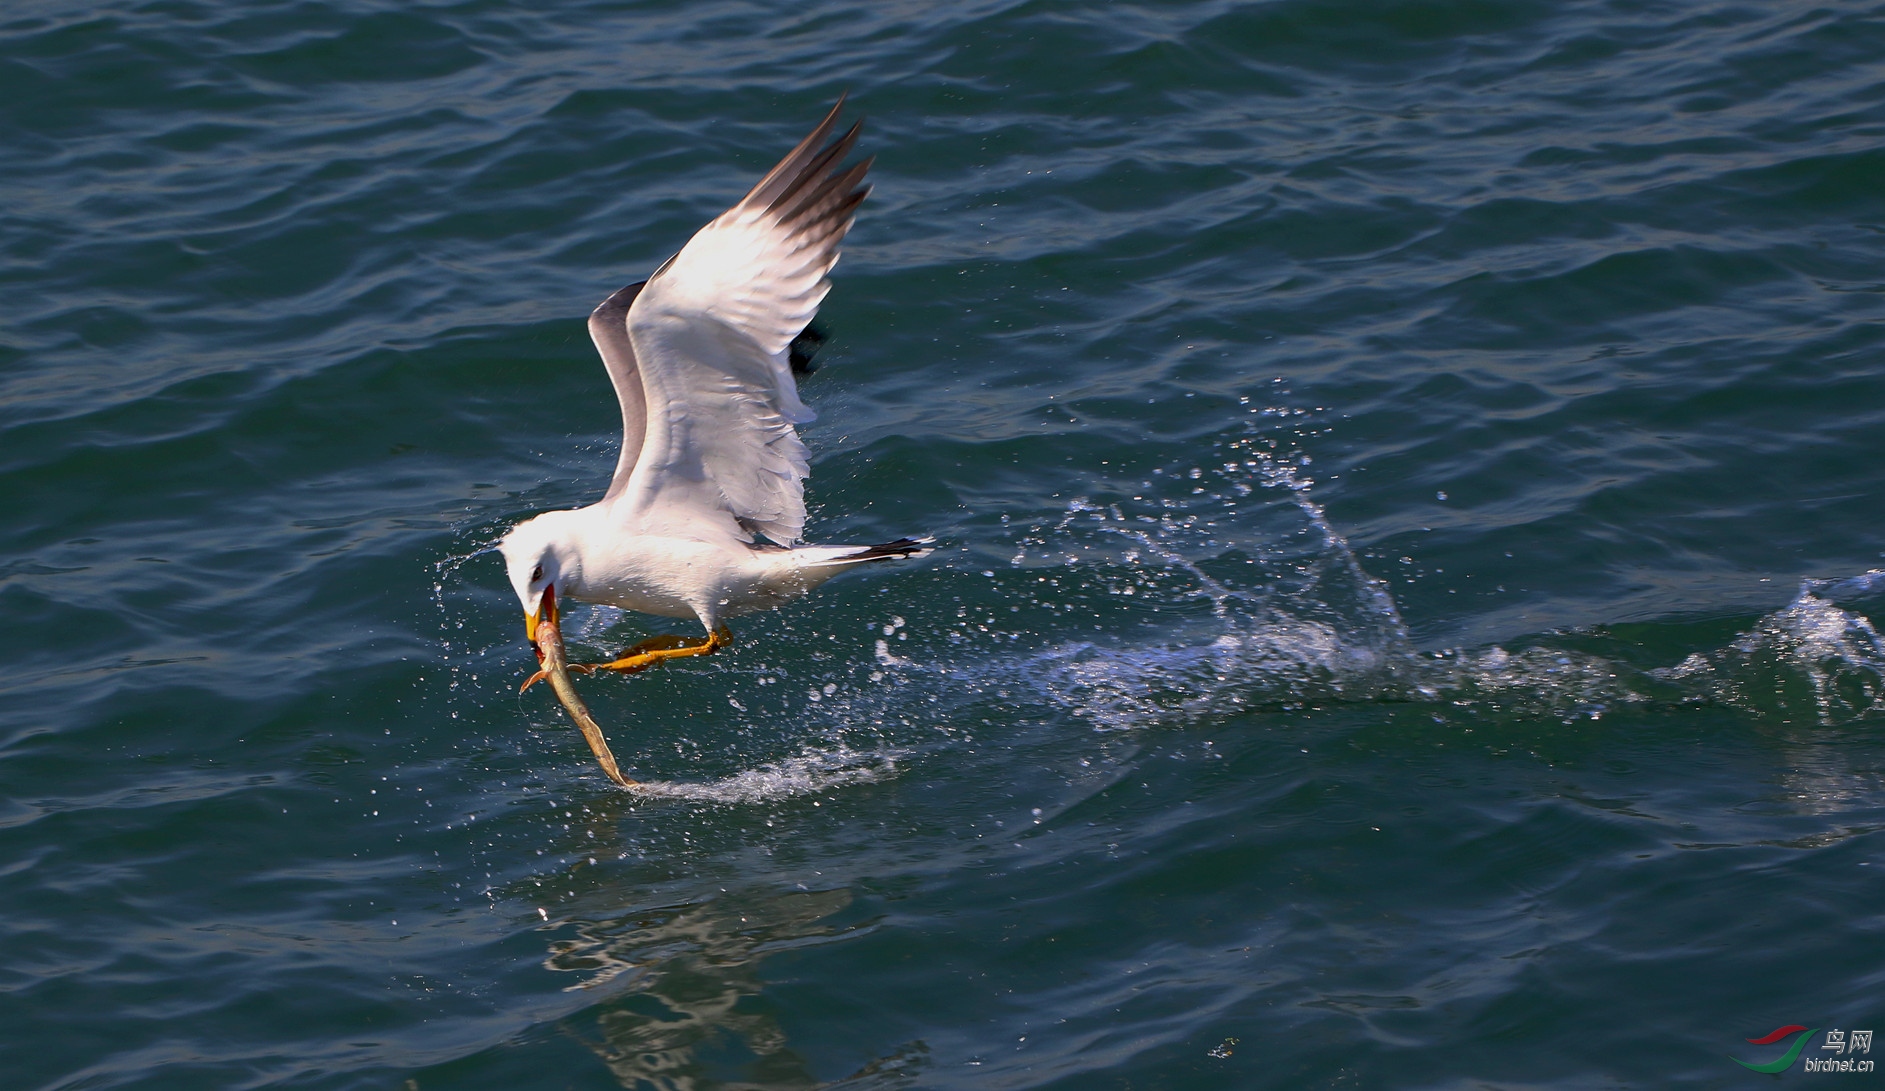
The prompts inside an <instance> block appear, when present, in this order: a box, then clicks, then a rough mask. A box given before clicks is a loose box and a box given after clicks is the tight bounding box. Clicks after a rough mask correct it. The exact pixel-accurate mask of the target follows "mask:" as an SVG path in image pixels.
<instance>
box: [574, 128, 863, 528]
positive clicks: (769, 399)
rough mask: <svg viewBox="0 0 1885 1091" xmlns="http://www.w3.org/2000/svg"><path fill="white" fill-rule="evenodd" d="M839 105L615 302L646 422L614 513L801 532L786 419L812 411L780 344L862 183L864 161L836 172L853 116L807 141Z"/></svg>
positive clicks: (833, 257)
mask: <svg viewBox="0 0 1885 1091" xmlns="http://www.w3.org/2000/svg"><path fill="white" fill-rule="evenodd" d="M842 106H843V102H842V100H840V102H839V104H838V107H836V108H833V110H832V112H831V114H830V116H828V117H826V118H825V120H824V122H823V123H822V124H820V125H819V127H818V128H817V129H815V130H813V131H812V134H811V135H810V136H808V137H806V138H805V140H804V141H803V142H802V143H800V144H799V146H798V147H797V148H795V149H793V150H792V152H791V153H790V154H789V155H787V156H786V157H785V158H784V159H783V160H781V161H780V163H779V165H778V166H776V167H774V168H773V169H772V171H771V172H770V173H768V174H767V175H766V177H765V178H764V179H762V180H761V181H760V183H759V185H757V186H755V187H754V188H753V191H752V192H751V193H749V194H747V195H746V197H745V199H743V200H742V201H740V203H739V204H737V205H734V206H733V207H732V208H731V209H728V210H727V211H726V212H725V213H723V214H722V215H721V216H719V217H718V218H717V219H715V220H714V221H713V222H712V223H710V224H708V225H707V226H706V227H703V228H701V230H700V231H699V233H698V234H696V235H695V236H694V237H693V238H692V239H691V240H689V241H688V243H687V245H686V246H685V247H684V248H682V250H681V252H680V253H679V254H676V255H675V256H674V258H673V259H672V260H670V261H669V262H668V264H666V265H665V266H663V267H662V268H661V270H660V271H658V272H656V273H655V275H654V277H653V278H652V279H650V280H649V281H648V283H647V285H646V286H645V287H643V288H642V290H641V293H640V295H638V296H637V297H635V300H634V303H633V305H632V306H631V307H629V309H628V313H627V318H626V321H627V326H628V339H629V341H630V342H631V343H632V345H633V351H634V358H635V363H636V367H637V370H639V372H640V378H641V388H642V392H643V394H644V395H645V397H646V400H647V427H646V434H645V438H644V439H643V443H642V447H641V452H640V457H639V458H638V459H636V460H635V462H634V463H633V471H632V473H631V474H630V475H629V478H628V481H627V482H626V488H625V489H624V499H625V500H626V501H627V504H628V508H627V510H626V511H625V512H623V515H624V516H625V517H627V518H630V519H633V520H635V521H636V522H637V523H638V524H639V525H640V526H642V527H643V528H644V529H645V530H652V529H655V528H656V527H665V528H666V529H667V530H668V531H669V532H670V533H693V534H703V533H706V534H712V535H714V536H716V537H718V536H720V535H723V534H725V533H727V532H729V531H730V532H731V533H733V534H734V535H736V536H737V537H739V539H740V540H742V541H751V540H752V536H753V534H754V533H758V534H763V535H764V536H766V537H767V538H769V539H771V540H772V541H774V542H777V543H779V544H780V545H790V544H792V543H794V542H796V541H798V540H799V538H800V537H801V535H802V534H803V531H804V527H805V490H804V479H805V476H806V473H807V464H806V451H805V445H804V444H803V443H802V442H800V440H799V437H798V432H797V430H796V429H795V428H794V427H793V426H794V425H795V424H803V423H805V422H806V421H809V420H811V419H813V414H812V412H811V410H810V409H807V408H806V407H805V404H804V403H803V402H801V401H800V400H799V396H798V387H797V384H796V383H795V382H794V381H793V379H792V369H791V365H790V360H789V357H788V351H789V347H790V345H791V343H792V339H793V338H794V337H796V336H798V334H799V333H800V331H802V330H804V328H805V326H806V324H807V323H809V322H810V321H811V320H812V317H813V315H815V314H817V312H818V304H819V302H820V301H821V300H823V299H824V297H825V293H826V292H827V291H829V290H830V282H829V281H828V280H826V279H825V275H826V274H827V273H828V272H830V270H831V267H832V266H833V265H834V264H836V263H837V260H838V245H839V243H840V242H841V241H842V240H843V238H844V235H845V232H846V231H848V230H850V227H851V222H852V219H853V217H854V215H855V212H856V209H857V205H858V203H859V202H860V201H862V200H863V199H864V196H865V194H867V193H868V192H869V189H868V187H864V186H861V185H860V184H859V183H860V182H861V181H862V179H863V177H864V172H865V171H866V170H868V169H869V168H870V161H869V160H865V161H864V162H862V163H859V164H857V165H856V166H854V167H851V168H849V169H846V170H839V169H838V164H839V162H840V161H841V160H842V159H843V158H844V156H845V154H846V153H847V152H849V151H850V149H851V146H852V145H853V144H854V143H855V142H856V139H857V132H858V129H857V126H852V128H851V130H850V131H849V132H847V133H846V134H845V135H844V136H842V137H840V138H838V139H837V140H835V141H832V142H831V143H830V144H829V145H827V146H825V147H824V148H823V149H822V150H821V149H819V148H818V144H819V143H820V142H821V141H823V140H824V139H825V137H826V136H827V135H828V134H829V133H830V131H831V128H832V126H833V125H834V123H835V122H836V120H837V115H838V109H839V108H842ZM611 491H613V490H611Z"/></svg>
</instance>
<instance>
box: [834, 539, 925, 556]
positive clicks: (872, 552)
mask: <svg viewBox="0 0 1885 1091" xmlns="http://www.w3.org/2000/svg"><path fill="white" fill-rule="evenodd" d="M935 545H936V539H934V538H931V537H928V536H924V537H922V538H898V539H897V540H896V541H894V542H885V543H884V544H883V545H874V546H871V547H870V548H869V549H866V550H864V551H863V552H862V553H854V554H852V555H851V556H849V557H846V558H845V560H847V561H865V560H876V559H878V558H880V557H921V556H923V555H924V554H925V553H930V552H932V551H933V547H934V546H935Z"/></svg>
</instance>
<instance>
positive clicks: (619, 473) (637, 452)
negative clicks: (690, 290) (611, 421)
mask: <svg viewBox="0 0 1885 1091" xmlns="http://www.w3.org/2000/svg"><path fill="white" fill-rule="evenodd" d="M647 283H648V282H647V281H645V280H644V281H641V282H640V283H638V284H630V285H629V286H628V287H626V288H623V289H622V290H621V291H619V292H616V293H615V294H614V295H612V296H610V297H609V298H607V299H605V300H603V301H602V304H601V306H598V307H597V308H596V309H595V310H593V311H591V312H589V339H590V340H592V341H594V342H595V343H596V351H597V352H600V353H601V354H602V364H603V366H604V367H606V368H608V369H609V382H611V383H614V384H615V400H616V401H619V402H621V403H622V453H621V455H620V456H619V457H618V458H616V460H615V476H614V477H613V478H611V479H610V480H609V491H608V494H607V495H605V496H604V497H603V499H604V500H613V499H615V498H616V497H617V496H620V495H621V494H622V493H624V492H626V491H627V490H628V479H629V476H630V475H631V474H633V473H634V472H635V461H636V460H637V459H639V458H640V457H641V445H642V441H643V440H644V439H646V438H647V435H648V396H647V395H646V394H644V393H643V392H642V388H641V371H640V369H638V368H637V367H636V366H635V345H634V343H633V342H631V341H630V340H629V339H628V309H629V307H630V306H632V305H633V304H634V302H635V297H636V296H638V295H640V294H641V289H642V285H645V284H647Z"/></svg>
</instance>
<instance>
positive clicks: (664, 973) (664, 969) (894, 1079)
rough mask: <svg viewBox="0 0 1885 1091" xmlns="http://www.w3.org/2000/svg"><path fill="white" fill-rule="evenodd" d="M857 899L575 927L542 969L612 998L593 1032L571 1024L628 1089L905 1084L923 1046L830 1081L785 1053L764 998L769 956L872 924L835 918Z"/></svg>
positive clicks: (741, 904)
mask: <svg viewBox="0 0 1885 1091" xmlns="http://www.w3.org/2000/svg"><path fill="white" fill-rule="evenodd" d="M852 901H853V896H852V894H851V892H850V891H848V890H844V889H836V890H812V891H791V892H783V893H780V892H774V893H771V894H767V895H760V896H736V897H732V898H716V899H712V900H709V901H704V902H696V903H689V904H680V905H670V906H661V907H658V908H653V909H642V910H637V911H635V912H632V913H628V914H624V915H623V916H620V917H615V918H606V919H595V920H587V921H578V922H575V935H574V936H573V937H571V938H567V939H561V940H558V941H557V942H555V943H554V944H552V945H551V947H550V955H549V958H548V959H546V960H545V962H544V966H545V967H546V968H548V969H550V970H555V971H559V972H564V973H574V974H582V975H584V977H583V979H582V980H581V981H580V982H578V983H576V984H574V985H571V986H569V988H570V989H581V990H596V991H612V992H614V994H615V995H614V996H613V997H612V998H610V999H609V1000H607V1001H605V1002H603V1003H602V1004H600V1005H599V1006H598V1007H596V1008H592V1009H590V1011H591V1012H592V1013H593V1016H592V1018H593V1023H589V1021H588V1019H587V1018H583V1019H579V1020H572V1021H571V1023H573V1024H575V1025H574V1026H573V1027H572V1031H573V1033H574V1034H575V1036H576V1037H577V1038H578V1039H579V1040H581V1041H582V1042H583V1043H584V1044H585V1045H587V1046H588V1047H589V1048H590V1049H591V1050H593V1051H594V1052H595V1054H596V1055H597V1056H598V1057H600V1058H601V1059H602V1061H603V1063H604V1064H606V1065H607V1066H608V1067H609V1070H610V1071H611V1072H612V1073H613V1074H614V1076H615V1078H616V1079H617V1080H619V1081H621V1084H622V1086H624V1087H630V1088H635V1087H643V1086H653V1087H658V1088H662V1089H664V1091H668V1089H672V1091H708V1089H742V1088H754V1089H757V1088H900V1087H908V1086H911V1085H912V1084H913V1082H914V1081H915V1079H916V1077H917V1075H918V1074H919V1072H920V1070H921V1068H922V1066H923V1064H924V1062H925V1059H926V1058H927V1055H928V1048H927V1047H926V1046H924V1045H923V1044H922V1043H921V1042H913V1043H909V1044H906V1045H904V1046H902V1047H901V1048H899V1049H897V1050H895V1051H893V1052H891V1053H890V1054H889V1055H887V1056H885V1057H882V1058H879V1059H877V1060H874V1061H872V1062H870V1063H869V1064H866V1065H865V1066H864V1067H863V1068H861V1069H859V1070H858V1071H857V1072H855V1073H852V1074H851V1075H849V1076H847V1077H845V1078H843V1079H840V1080H837V1081H835V1082H829V1081H823V1080H820V1079H818V1078H817V1076H815V1075H814V1074H813V1072H812V1070H811V1065H810V1063H809V1062H808V1061H807V1060H806V1058H805V1057H803V1056H802V1055H800V1054H799V1053H798V1052H796V1051H795V1050H793V1049H792V1048H791V1046H790V1045H789V1044H788V1042H787V1036H786V1032H785V1029H784V1027H783V1026H781V1024H780V1022H779V1019H778V1017H777V1015H776V1014H775V1013H774V1008H773V1002H772V1001H769V1000H767V999H765V993H766V987H765V984H764V982H763V981H762V980H761V976H760V972H759V968H760V963H761V962H762V961H763V960H764V958H765V957H766V955H767V954H769V953H771V952H773V951H778V950H781V949H785V948H792V947H800V946H805V945H808V944H817V943H822V942H827V941H830V940H837V939H842V938H845V937H847V936H851V935H855V934H857V933H858V932H859V931H860V930H862V929H868V928H870V927H871V922H869V921H856V922H847V923H839V922H838V921H837V920H835V919H834V918H835V917H836V916H837V915H838V914H840V913H841V912H842V911H844V910H845V909H847V908H849V907H850V906H851V904H852ZM583 1023H588V1024H589V1025H587V1026H583V1025H582V1024H583ZM566 1025H568V1024H566Z"/></svg>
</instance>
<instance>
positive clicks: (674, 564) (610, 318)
mask: <svg viewBox="0 0 1885 1091" xmlns="http://www.w3.org/2000/svg"><path fill="white" fill-rule="evenodd" d="M843 108H844V99H843V98H842V97H840V98H839V99H838V103H837V105H836V106H833V107H832V109H831V112H830V113H829V114H827V115H826V116H825V119H824V121H822V122H820V123H819V125H818V127H817V128H816V129H813V130H812V132H811V134H810V135H809V136H807V137H806V138H805V139H804V140H802V141H800V142H799V144H798V146H797V147H795V148H793V149H792V150H791V151H790V152H789V153H787V154H786V157H785V158H784V159H781V160H780V161H779V164H778V165H777V166H775V167H773V168H772V170H770V171H768V172H767V174H766V176H765V177H764V178H761V179H760V180H759V184H758V185H756V186H754V187H753V189H752V191H751V192H750V193H748V194H747V195H746V196H745V197H744V198H742V199H741V200H740V202H739V203H738V204H735V205H734V206H733V207H732V208H730V209H728V210H727V211H726V212H724V213H722V214H721V215H720V216H718V217H717V218H715V219H714V220H713V222H711V223H709V224H708V225H707V226H705V227H703V228H701V229H700V231H698V232H697V233H695V235H694V237H693V238H692V239H690V240H688V243H687V245H686V246H684V247H682V248H681V251H680V253H678V254H675V255H674V256H673V257H671V258H669V259H668V260H667V261H666V262H664V263H663V264H662V265H661V267H660V268H658V269H656V270H655V272H654V275H653V276H651V277H649V278H648V279H647V280H645V281H642V282H640V283H638V284H631V285H629V286H628V287H626V288H623V289H622V290H621V291H619V292H616V293H615V294H614V295H611V296H609V297H608V298H607V299H605V300H603V301H602V305H601V306H599V307H597V308H596V309H595V311H594V313H592V314H591V315H590V316H589V335H590V337H591V338H593V339H594V340H595V343H596V349H597V350H598V351H599V352H600V353H601V354H602V362H603V364H604V365H605V366H606V367H607V368H608V372H609V380H610V381H611V382H612V383H613V384H614V386H615V396H616V398H617V399H618V400H619V401H620V402H621V404H622V453H621V456H620V457H619V458H618V459H617V460H616V464H615V476H614V477H613V478H611V479H610V481H609V489H608V492H606V493H604V494H603V497H602V499H601V500H598V501H597V502H595V503H594V504H591V505H589V506H588V507H583V508H576V509H574V510H570V511H551V512H545V513H544V514H542V515H538V516H536V517H535V518H533V519H528V520H525V521H524V522H522V523H519V524H518V525H517V526H515V527H513V528H511V530H510V532H509V533H508V534H506V535H505V536H504V539H503V541H502V543H500V545H499V546H498V548H499V550H500V551H501V552H502V553H503V555H504V566H505V570H506V573H507V575H508V576H509V577H510V583H511V587H512V589H513V590H515V591H516V593H517V598H518V601H519V602H521V603H522V604H523V608H524V627H525V632H526V634H527V635H528V636H529V638H530V643H531V646H532V647H533V648H534V649H535V651H536V653H537V659H538V662H539V665H540V666H541V669H540V670H538V671H537V673H536V674H534V675H532V676H531V677H530V679H529V680H528V681H526V682H525V683H524V688H525V689H529V688H530V685H531V683H533V682H536V681H537V680H539V679H547V680H548V681H549V683H550V686H551V688H552V689H553V690H554V691H555V692H556V695H557V698H558V699H559V700H560V701H561V702H562V704H563V707H564V709H565V710H566V711H568V712H569V714H570V718H571V719H572V720H574V721H575V722H576V724H577V726H578V727H580V728H581V729H582V732H583V737H584V738H585V739H586V740H587V741H588V743H589V747H590V749H591V750H592V751H594V753H595V756H596V760H597V761H598V762H600V763H601V765H602V770H603V772H605V773H607V774H608V776H609V778H610V779H611V780H613V781H615V782H616V783H617V784H620V785H622V786H623V787H632V786H633V785H635V784H636V783H637V782H636V781H633V780H630V779H629V778H628V777H625V776H623V775H622V772H621V769H620V768H619V767H618V766H617V765H616V762H615V758H614V756H613V755H612V754H611V753H610V752H609V745H608V742H607V741H606V740H605V739H604V737H603V734H602V729H601V728H600V727H599V726H597V725H596V722H595V718H594V717H593V716H591V715H590V714H589V710H588V708H587V707H586V706H585V705H584V704H583V702H582V699H581V697H580V696H578V695H577V693H576V689H575V686H574V684H573V683H572V682H571V680H570V672H571V671H572V670H573V671H578V672H581V673H590V672H594V671H616V672H621V673H625V674H626V673H633V672H636V671H642V670H646V669H648V668H649V667H653V666H656V665H657V664H660V663H663V662H666V661H668V660H670V659H680V658H685V657H689V656H700V655H711V654H713V653H714V652H716V651H719V650H720V649H721V648H724V647H726V646H727V644H728V643H729V642H730V641H731V640H732V634H731V633H730V632H729V631H728V630H727V628H726V625H725V620H726V619H727V618H732V617H738V616H740V615H742V614H749V613H753V612H755V611H759V610H767V609H771V608H773V607H776V606H779V605H781V604H783V603H786V602H789V601H791V600H793V599H796V598H798V597H799V596H800V595H803V594H805V593H806V592H808V591H810V590H811V589H812V588H814V587H817V586H818V585H819V584H821V583H823V582H825V581H826V580H828V579H830V578H831V577H833V576H835V575H837V574H838V573H840V572H843V571H845V570H846V569H850V568H856V567H859V566H861V565H866V564H874V563H877V562H879V561H888V560H895V559H899V558H905V557H920V556H923V555H925V554H927V553H929V552H930V545H931V543H932V542H933V541H934V539H932V538H927V537H924V538H899V539H897V540H896V541H894V542H886V543H884V544H881V545H871V546H856V545H806V544H803V542H802V541H801V539H802V537H803V535H804V530H805V477H806V475H807V474H808V473H809V472H810V468H809V464H808V462H807V455H806V450H805V444H804V443H803V442H801V441H800V440H799V436H798V431H797V430H796V427H795V426H796V425H800V424H804V423H806V422H808V421H810V420H812V419H813V413H812V411H811V410H810V409H808V408H806V406H805V403H804V402H802V401H800V400H799V395H798V384H797V382H796V380H795V379H794V371H795V370H800V371H809V368H808V367H805V366H803V365H804V364H805V362H806V361H805V359H804V357H803V356H802V355H801V354H800V352H799V351H798V348H799V346H802V345H803V344H804V343H805V339H815V340H822V335H820V334H818V333H817V331H816V330H810V331H808V330H807V326H808V325H809V324H810V322H811V320H812V317H813V316H814V315H815V314H816V313H817V311H818V304H819V303H820V302H821V301H822V300H823V299H824V298H825V293H826V292H828V291H830V289H831V282H830V281H829V280H828V279H826V275H827V274H828V273H829V272H830V271H831V267H832V266H833V265H835V264H836V263H837V261H838V244H839V243H840V242H842V241H843V239H844V235H845V232H847V231H849V230H850V229H851V223H852V220H853V219H854V218H855V216H856V213H857V206H858V204H859V203H860V202H862V201H863V200H864V197H865V196H866V195H867V194H868V193H869V192H870V187H869V186H866V185H864V184H862V183H863V179H864V175H865V173H866V172H867V171H869V170H870V165H871V160H870V159H865V160H863V161H862V162H860V163H857V164H855V165H853V166H850V167H844V166H842V163H843V160H844V158H845V156H847V155H849V154H850V152H851V149H852V147H853V146H854V145H855V144H856V143H857V137H858V131H859V129H860V128H861V124H862V123H858V124H853V125H852V126H851V127H850V129H848V130H847V131H845V132H844V134H843V135H841V136H838V137H837V138H835V139H832V138H831V134H832V131H833V129H834V128H835V127H836V125H837V122H838V114H839V111H841V110H842V109H843ZM795 341H797V342H798V343H799V345H798V346H795ZM566 600H576V601H579V602H594V603H604V604H607V605H609V606H617V607H621V608H622V609H625V610H635V611H639V612H641V613H646V614H656V615H659V616H662V617H676V618H689V617H691V618H695V619H697V620H698V621H699V622H700V624H701V626H702V627H703V628H704V629H706V632H707V635H706V636H705V637H704V638H702V639H698V640H688V639H685V638H682V637H679V636H672V635H663V636H656V637H653V638H651V639H649V640H645V641H642V642H641V643H639V644H636V645H635V646H633V647H631V648H629V649H628V650H627V651H625V652H623V653H622V655H621V656H620V657H618V658H616V659H614V660H612V661H610V662H607V663H581V664H571V663H569V662H568V661H567V658H566V655H565V652H564V646H563V635H562V631H561V629H560V628H559V627H558V624H557V610H558V604H559V603H561V602H563V601H566Z"/></svg>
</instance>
